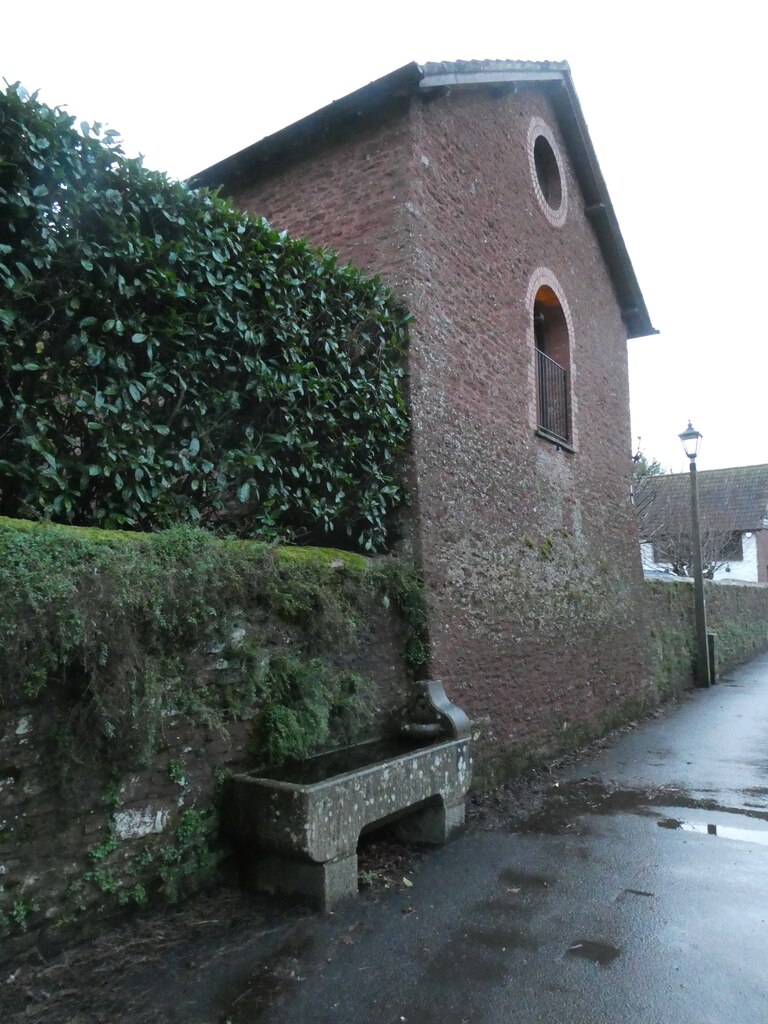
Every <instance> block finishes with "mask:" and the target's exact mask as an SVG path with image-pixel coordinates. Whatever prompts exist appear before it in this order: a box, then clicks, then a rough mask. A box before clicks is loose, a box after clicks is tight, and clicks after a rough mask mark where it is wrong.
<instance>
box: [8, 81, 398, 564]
mask: <svg viewBox="0 0 768 1024" xmlns="http://www.w3.org/2000/svg"><path fill="white" fill-rule="evenodd" d="M0 153H2V159H1V160H0V423H1V424H2V430H0V513H2V514H5V515H10V516H22V517H27V518H51V519H53V520H54V521H59V522H66V523H71V524H78V525H97V526H102V527H106V528H137V529H141V530H150V529H158V528H166V527H169V526H171V525H173V524H177V523H180V522H193V523H199V524H202V525H204V526H206V527H209V528H214V529H216V530H218V531H220V532H230V533H234V534H236V535H238V536H242V537H259V538H264V539H280V540H290V541H299V542H304V543H317V542H320V543H328V542H329V541H330V542H333V543H334V544H336V545H343V546H356V547H358V548H359V549H362V550H369V551H371V550H380V549H381V548H382V547H384V546H385V544H386V539H387V531H388V517H389V516H390V513H391V512H392V511H393V509H395V508H396V507H397V506H398V505H399V504H400V503H401V502H402V500H403V491H402V486H401V484H400V482H399V481H398V479H397V474H396V462H397V457H398V454H399V453H401V452H402V450H403V446H404V444H405V440H406V435H407V429H408V424H407V415H406V406H405V402H404V398H403V370H402V367H401V360H402V355H403V351H404V346H405V343H406V322H407V316H406V315H405V313H404V312H403V311H402V309H400V308H399V307H398V305H397V304H396V302H395V301H394V300H393V298H392V296H391V294H390V293H389V292H388V290H387V289H386V288H384V287H383V286H382V285H381V283H380V282H379V281H378V280H377V279H370V278H366V277H364V276H363V275H362V274H361V273H360V272H359V271H357V270H356V269H354V268H352V267H341V266H339V264H338V262H337V258H336V256H335V255H333V254H332V253H329V252H325V251H318V250H315V249H312V248H310V247H309V246H308V245H307V244H305V243H304V242H302V241H298V240H295V239H291V238H288V237H287V236H286V235H285V234H284V233H282V232H278V231H277V230H275V229H274V228H272V227H271V226H270V225H269V224H268V223H266V222H265V221H263V220H260V219H254V218H252V217H250V216H247V215H243V214H241V213H238V212H237V211H235V210H234V209H233V208H232V207H231V205H230V204H229V203H228V202H227V201H225V200H223V199H221V198H219V197H218V196H216V195H214V194H211V193H207V192H197V191H194V190H191V189H190V188H188V187H187V186H186V185H184V184H183V183H180V182H174V181H170V180H169V179H168V178H167V177H166V176H165V175H163V174H160V173H156V172H152V171H149V170H147V169H146V168H145V167H143V166H142V163H141V161H140V160H134V159H129V158H127V157H126V156H125V155H124V153H123V152H122V149H121V147H120V145H119V142H118V140H117V138H116V134H115V133H114V132H111V131H107V132H102V131H101V129H100V126H99V125H96V124H94V125H88V124H82V125H81V126H80V131H77V130H76V128H75V125H74V118H72V117H71V116H70V115H68V114H67V113H66V112H65V111H64V110H62V109H60V108H55V109H51V108H49V107H46V106H44V105H43V104H41V103H40V102H38V101H37V99H36V98H35V97H34V96H33V97H28V96H26V95H25V94H24V92H23V91H22V90H21V89H20V88H19V87H18V86H11V87H10V88H8V89H7V90H6V91H5V92H4V93H0Z"/></svg>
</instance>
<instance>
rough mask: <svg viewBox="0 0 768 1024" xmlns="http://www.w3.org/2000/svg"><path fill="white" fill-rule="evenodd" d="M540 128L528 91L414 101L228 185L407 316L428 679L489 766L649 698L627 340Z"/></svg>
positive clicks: (588, 235)
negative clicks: (561, 411) (543, 304)
mask: <svg viewBox="0 0 768 1024" xmlns="http://www.w3.org/2000/svg"><path fill="white" fill-rule="evenodd" d="M534 116H537V117H541V118H542V119H544V121H545V122H546V123H547V124H548V125H549V127H550V129H551V130H552V131H553V133H554V137H555V140H558V139H559V136H558V129H557V125H556V123H555V120H554V117H553V116H552V114H551V111H550V109H549V107H548V104H547V103H546V101H545V100H544V99H543V98H542V97H541V96H540V95H538V94H537V93H535V92H531V91H520V92H518V93H516V94H512V93H509V92H507V93H501V94H500V93H498V92H494V91H491V90H486V89H480V88H477V89H469V88H465V89H457V90H454V91H452V92H446V93H444V94H442V95H440V96H438V95H435V94H432V95H430V96H429V97H428V98H427V99H426V100H425V99H424V98H423V97H421V96H418V97H416V98H414V100H413V101H412V105H411V108H410V111H408V112H407V113H406V112H403V113H402V114H401V115H400V116H399V117H395V118H393V119H390V120H389V121H388V122H387V123H385V124H383V125H375V124H372V125H370V126H369V127H368V128H367V130H365V131H361V132H360V134H359V135H358V136H356V137H355V138H354V139H347V140H344V141H341V142H339V143H338V144H337V145H327V146H325V147H324V148H323V149H322V151H321V152H319V153H317V152H316V153H308V154H307V157H306V159H305V160H303V161H299V162H297V163H294V164H293V165H292V166H291V167H289V168H285V169H283V170H282V171H280V172H278V173H276V174H275V176H273V177H272V178H270V179H269V180H262V181H254V182H252V183H251V185H249V187H248V188H242V187H240V188H238V190H237V191H236V192H235V193H234V196H235V199H236V201H238V202H239V203H241V204H242V205H244V206H245V207H247V208H248V209H251V210H253V211H254V212H257V213H263V214H265V215H266V216H268V217H269V218H270V219H271V220H272V221H273V223H275V225H276V226H278V227H280V228H287V229H288V230H289V231H292V232H294V233H298V234H305V235H307V236H308V237H309V238H310V239H311V240H312V241H313V242H315V243H318V244H327V245H330V246H332V247H335V248H337V249H338V250H339V251H340V252H341V254H342V256H343V257H345V258H350V259H353V260H354V261H356V262H358V263H360V264H361V265H363V266H364V267H366V268H367V269H370V270H375V271H378V272H381V273H382V275H383V276H384V277H385V279H388V280H389V281H390V283H392V284H393V285H394V286H395V287H396V289H397V290H398V291H399V292H400V293H401V294H402V295H403V297H404V298H405V300H406V302H407V303H408V305H409V307H410V309H411V312H412V313H413V314H414V316H415V323H414V326H413V330H412V345H411V351H410V356H409V371H410V387H411V397H412V407H413V418H414V433H413V453H412V459H411V465H410V473H411V483H412V486H413V490H414V493H415V498H416V503H415V505H414V510H413V516H412V524H411V525H412V529H413V537H412V540H413V543H414V546H415V549H416V552H417V554H418V555H419V557H420V559H421V561H422V564H423V568H424V572H425V576H426V579H427V582H428V585H429V592H430V594H431V598H432V602H433V615H432V623H431V626H432V654H433V661H432V674H433V675H435V676H441V677H442V678H444V679H445V681H446V685H447V688H448V692H449V693H450V695H451V697H452V698H453V699H454V700H456V701H457V703H459V704H461V705H463V706H464V707H465V708H466V709H467V710H468V712H469V713H470V715H471V716H472V717H473V718H474V719H475V720H476V721H478V722H479V723H480V725H481V726H482V727H483V731H484V734H485V748H484V749H485V752H486V754H488V753H491V752H495V753H499V754H502V753H503V752H504V751H506V750H509V749H510V748H511V747H515V746H519V745H523V746H526V747H530V746H532V745H533V746H535V745H536V744H537V743H539V742H540V741H541V742H550V741H551V740H552V738H553V737H555V736H559V737H561V738H562V739H565V740H567V738H568V735H569V731H574V729H575V726H577V725H580V724H581V725H583V724H588V725H590V726H593V725H595V724H596V723H598V722H599V721H600V720H604V719H605V717H606V716H607V715H609V714H611V713H613V711H614V710H615V708H616V707H617V706H618V705H620V704H622V703H625V702H630V701H634V700H636V699H638V698H641V699H645V698H646V697H647V696H649V694H650V689H649V688H650V682H649V672H648V665H647V661H646V655H645V645H644V642H643V631H644V626H643V622H642V611H641V608H642V596H641V589H640V588H641V585H642V578H641V570H640V558H639V548H638V543H637V535H636V528H635V523H634V518H633V513H632V508H631V506H630V504H629V501H628V494H629V476H630V428H629V397H628V383H627V362H626V335H625V331H624V327H623V324H622V321H621V317H620V313H619V309H618V306H617V303H616V300H615V297H614V294H613V290H612V286H611V283H610V279H609V276H608V272H607V270H606V268H605V266H604V263H603V259H602V256H601V253H600V251H599V248H598V246H597V243H596V240H595V238H594V235H593V233H592V229H591V227H590V225H589V224H588V222H587V219H586V217H585V215H584V213H583V200H582V198H581V195H580V193H579V188H578V185H577V183H576V180H575V178H574V177H573V174H572V173H571V171H570V168H569V166H568V157H567V154H565V152H564V146H563V143H562V140H560V149H561V152H562V153H563V154H564V156H565V164H566V168H565V169H566V177H567V189H568V194H569V199H568V216H567V218H566V221H565V224H564V225H563V226H562V227H559V228H558V227H554V226H553V225H552V224H551V222H550V220H549V219H548V218H547V217H546V216H545V215H544V213H543V211H542V209H541V207H540V205H539V203H538V201H537V198H536V194H535V188H534V184H533V180H532V177H531V171H530V166H529V158H528V150H527V138H528V127H529V124H530V121H531V118H532V117H534ZM542 269H543V270H544V271H545V276H544V277H542V278H541V280H542V282H545V281H549V280H550V277H548V276H546V275H554V277H553V278H551V279H552V280H556V281H557V282H559V285H560V290H561V293H562V298H563V300H564V303H565V304H566V305H567V308H568V311H569V314H570V318H571V327H572V362H573V404H574V436H575V446H576V452H575V453H574V454H572V453H569V452H566V451H565V450H561V451H558V450H556V448H555V446H554V445H552V444H551V443H550V442H548V441H545V440H543V439H541V438H539V437H537V436H536V434H535V430H534V428H535V400H534V380H535V377H534V362H533V332H532V320H531V312H532V301H533V295H532V292H531V288H532V284H531V283H532V280H533V279H534V278H535V275H536V272H537V270H542ZM533 290H534V291H535V288H534V289H533ZM529 292H531V294H529Z"/></svg>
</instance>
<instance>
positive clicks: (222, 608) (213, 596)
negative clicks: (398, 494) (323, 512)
mask: <svg viewBox="0 0 768 1024" xmlns="http://www.w3.org/2000/svg"><path fill="white" fill-rule="evenodd" d="M0 605H1V606H2V607H3V616H2V617H1V618H0V867H1V868H2V874H3V888H2V891H0V923H2V925H3V926H4V930H5V931H6V933H13V932H19V931H22V930H24V929H26V928H29V927H30V926H40V925H41V924H42V923H44V922H46V921H47V922H49V923H51V924H56V923H57V922H58V923H68V922H71V921H73V920H77V919H78V918H79V917H80V916H81V915H83V913H84V912H85V911H88V916H93V915H94V914H98V913H100V912H109V910H110V908H112V909H118V908H119V907H121V906H125V905H127V904H141V903H144V902H145V901H146V900H150V899H153V898H161V899H175V898H178V897H179V896H181V895H183V893H184V892H186V891H188V890H189V889H190V888H194V887H195V886H198V885H200V884H202V883H204V882H205V880H206V879H208V878H210V877H211V876H212V875H214V874H216V872H217V871H218V870H219V868H220V865H221V862H222V858H223V857H224V854H225V852H226V850H225V847H224V846H223V845H222V842H221V840H220V839H219V836H218V827H217V822H218V812H217V793H218V787H219V782H220V779H221V777H222V775H223V774H226V773H227V772H228V771H231V770H233V769H236V770H237V769H241V768H243V767H246V766H247V765H248V764H275V763H279V762H281V761H284V760H286V759H290V758H301V757H305V756H307V755H309V754H311V753H313V752H316V751H318V750H323V749H329V748H332V747H334V746H337V745H342V744H346V743H349V742H353V741H356V740H358V739H362V738H365V737H367V736H369V735H375V734H377V733H378V732H379V731H380V730H381V729H382V728H384V726H385V722H386V720H387V719H388V718H389V717H391V714H392V711H393V708H394V707H396V706H398V705H399V704H401V703H402V702H403V700H404V696H405V694H404V690H405V685H406V680H407V678H408V676H409V675H411V676H412V675H413V674H416V673H418V672H419V671H420V669H421V667H422V665H423V662H424V658H425V653H426V650H427V645H426V642H425V632H424V630H425V625H424V623H425V611H424V596H423V589H422V587H421V582H420V578H419V574H418V572H417V571H416V569H415V567H414V566H413V565H412V564H410V563H407V562H404V561H398V560H396V559H393V558H382V559H375V560H370V559H366V558H363V557H361V556H359V555H353V554H350V553H348V552H340V551H335V550H325V549H311V548H302V549H290V548H278V547H272V546H268V545H265V544H260V543H256V542H247V541H218V540H215V539H214V538H212V537H211V535H210V534H209V533H207V532H205V531H203V530H198V529H194V528H189V527H184V528H179V529H175V530H171V531H166V532H162V533H157V534H153V535H137V534H130V533H124V532H120V533H112V532H110V531H103V530H95V529H88V528H72V527H65V526H51V525H41V524H31V523H26V522H20V521H14V520H7V519H6V520H0ZM54 834H55V835H57V836H58V837H59V843H58V844H57V845H56V846H52V844H51V843H50V836H51V835H54Z"/></svg>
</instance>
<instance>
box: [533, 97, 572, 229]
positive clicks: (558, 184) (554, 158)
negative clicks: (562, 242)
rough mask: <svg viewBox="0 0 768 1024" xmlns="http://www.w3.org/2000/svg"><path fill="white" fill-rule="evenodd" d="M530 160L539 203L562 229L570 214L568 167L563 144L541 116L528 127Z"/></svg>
mask: <svg viewBox="0 0 768 1024" xmlns="http://www.w3.org/2000/svg"><path fill="white" fill-rule="evenodd" d="M528 161H529V163H530V166H531V178H532V179H533V190H534V192H535V193H536V198H537V200H538V202H539V206H540V207H541V209H542V211H543V213H544V216H545V217H546V218H547V220H548V221H549V223H550V224H552V225H553V227H556V228H560V227H562V226H563V224H565V218H566V216H567V214H568V186H567V184H566V179H565V167H564V165H563V158H562V156H561V155H560V147H559V146H558V144H557V141H556V140H555V137H554V135H553V133H552V131H551V129H550V128H549V125H548V124H547V123H546V122H545V121H542V119H541V118H540V117H534V118H532V119H531V123H530V125H529V127H528Z"/></svg>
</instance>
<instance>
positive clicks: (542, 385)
mask: <svg viewBox="0 0 768 1024" xmlns="http://www.w3.org/2000/svg"><path fill="white" fill-rule="evenodd" d="M536 397H537V401H538V412H539V427H540V429H541V430H546V432H547V433H548V434H552V436H553V437H559V438H560V439H561V440H563V441H570V439H571V437H570V430H569V427H568V420H569V416H568V374H567V373H566V371H565V370H564V369H563V368H562V366H560V364H559V363H556V362H555V361H554V359H550V358H549V356H548V355H545V353H544V352H542V351H541V349H538V348H537V349H536Z"/></svg>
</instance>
